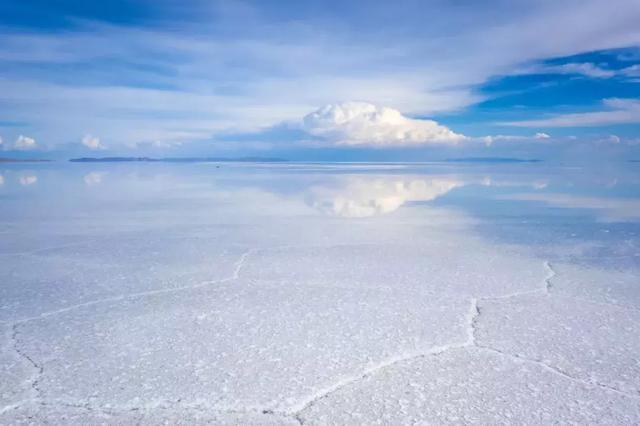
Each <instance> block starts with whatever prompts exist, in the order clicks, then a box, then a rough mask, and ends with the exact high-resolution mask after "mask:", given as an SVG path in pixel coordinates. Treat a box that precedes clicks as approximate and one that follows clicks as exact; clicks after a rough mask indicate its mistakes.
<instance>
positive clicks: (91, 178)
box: [83, 172, 106, 186]
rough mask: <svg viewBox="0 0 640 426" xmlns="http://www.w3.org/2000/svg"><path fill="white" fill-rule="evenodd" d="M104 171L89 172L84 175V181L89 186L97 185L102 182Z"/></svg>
mask: <svg viewBox="0 0 640 426" xmlns="http://www.w3.org/2000/svg"><path fill="white" fill-rule="evenodd" d="M105 174H106V173H103V172H91V173H87V174H86V175H84V178H83V180H84V183H85V184H86V185H89V186H93V185H98V184H100V183H102V178H103V177H104V175H105Z"/></svg>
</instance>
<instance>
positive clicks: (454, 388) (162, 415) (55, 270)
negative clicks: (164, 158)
mask: <svg viewBox="0 0 640 426" xmlns="http://www.w3.org/2000/svg"><path fill="white" fill-rule="evenodd" d="M394 203H395V201H394ZM325 204H326V203H325ZM343 205H344V203H342V204H341V206H343ZM213 207H214V206H212V209H211V210H206V212H207V215H206V216H199V215H198V213H195V212H194V213H190V214H192V215H193V216H192V218H191V220H190V221H189V222H190V224H189V225H185V224H183V223H182V222H183V220H177V221H176V223H173V222H172V221H171V220H172V217H173V216H174V212H167V216H166V217H164V218H160V219H159V218H157V217H156V219H157V220H158V223H157V224H152V225H149V223H148V222H147V221H146V220H145V219H146V218H148V216H147V215H146V214H144V213H145V210H144V209H146V208H147V207H140V208H139V209H141V210H137V211H135V213H136V214H131V217H130V218H129V220H131V226H130V227H127V229H125V230H120V234H118V235H117V236H115V237H114V236H113V231H112V230H111V229H107V230H106V231H102V230H99V229H100V226H96V225H101V224H103V222H102V219H101V218H99V217H98V218H95V219H94V222H93V223H92V224H91V226H87V227H86V228H82V227H81V228H78V227H73V226H69V228H62V229H60V228H58V230H57V231H55V232H54V233H53V234H51V235H50V236H49V237H48V238H46V240H47V246H46V247H43V246H42V244H41V243H40V241H38V240H39V235H41V233H42V231H40V230H36V231H33V232H32V233H30V232H29V230H28V229H24V228H20V229H18V228H19V225H18V224H15V223H12V224H11V226H7V227H6V233H7V234H11V233H17V232H19V233H20V234H21V235H26V236H27V238H25V239H24V241H23V243H22V245H21V246H20V247H17V248H16V249H14V250H13V251H12V249H11V248H10V247H9V248H6V249H5V250H4V253H3V254H2V257H1V258H0V261H1V262H2V265H3V268H2V274H3V276H2V280H3V282H5V283H7V284H5V285H4V286H3V287H2V290H1V291H2V304H1V305H2V306H1V307H0V308H1V309H0V312H1V313H2V318H0V320H1V321H2V324H1V326H2V329H0V331H2V334H1V336H2V341H0V375H1V376H2V378H3V380H2V381H1V382H0V404H1V407H2V408H0V423H2V424H42V423H49V424H163V423H164V424H283V425H288V424H411V423H429V424H432V423H435V424H440V423H453V424H460V423H462V424H469V423H475V424H522V423H527V424H548V423H580V424H585V423H588V424H635V423H638V422H640V370H639V369H638V365H639V363H638V357H637V354H638V353H640V339H638V337H637V336H638V335H640V333H639V332H640V330H639V328H640V315H639V314H638V312H640V310H638V308H637V306H638V305H637V303H636V302H635V301H636V300H637V295H638V293H639V292H638V291H637V290H636V288H637V287H635V286H634V283H636V282H637V277H638V275H637V271H634V270H625V271H617V270H615V269H611V268H604V267H599V266H594V265H591V266H585V264H584V262H568V261H567V260H566V259H564V258H560V257H556V256H554V255H553V254H552V253H554V251H553V250H549V253H550V254H549V256H546V257H545V256H541V255H539V253H537V254H535V255H534V254H533V253H532V252H530V251H528V250H527V249H526V248H523V247H519V246H514V245H508V244H488V243H487V242H486V240H485V239H484V238H482V237H479V236H474V235H473V233H472V232H470V227H469V221H468V220H467V219H466V218H464V217H460V216H458V215H457V214H456V213H454V212H452V211H448V210H442V209H437V208H434V207H429V208H428V209H425V210H423V211H420V214H419V215H414V214H410V213H409V211H398V212H396V214H394V216H393V217H390V216H385V217H382V218H377V219H375V220H369V221H367V220H364V221H360V222H357V223H355V222H353V221H349V220H344V219H340V218H326V217H325V216H317V215H314V214H311V213H309V212H308V211H306V210H304V209H303V208H301V207H300V206H296V205H295V204H292V205H287V210H286V212H273V211H264V210H263V211H260V212H257V213H256V212H253V211H252V212H248V213H243V212H242V210H241V209H239V206H238V205H237V204H233V203H232V204H231V205H229V206H228V210H229V212H231V214H230V213H229V212H227V211H225V208H224V207H223V208H221V207H220V206H219V205H216V206H215V212H216V213H212V211H214V209H213ZM153 211H154V213H155V212H157V209H155V208H154V209H153ZM341 211H342V210H341ZM362 211H363V210H362V208H361V207H359V208H358V209H357V212H358V213H359V214H361V213H362ZM138 215H139V216H140V219H138V218H136V216H138ZM267 220H268V223H269V226H268V227H262V226H256V223H260V222H263V221H267ZM178 222H179V223H178ZM143 224H145V225H144V226H149V227H150V228H151V229H152V230H153V231H156V232H153V233H152V234H151V235H152V237H150V236H149V234H148V233H147V232H140V228H141V226H143ZM105 225H106V224H105ZM107 226H108V225H107ZM158 230H164V232H162V233H158V232H157V231H158ZM230 230H231V231H230ZM29 235H31V236H32V237H33V241H34V243H33V244H31V243H30V242H29V238H28V237H29ZM70 235H71V236H70ZM579 256H580V254H579V253H577V254H575V255H574V257H575V258H578V257H579ZM101 271H102V275H101ZM127 277H129V279H127ZM132 278H133V279H132ZM85 283H86V285H85ZM613 283H616V284H613Z"/></svg>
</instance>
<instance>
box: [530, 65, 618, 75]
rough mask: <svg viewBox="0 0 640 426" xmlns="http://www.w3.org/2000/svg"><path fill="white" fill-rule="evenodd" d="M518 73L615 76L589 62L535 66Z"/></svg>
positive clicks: (613, 73) (609, 71)
mask: <svg viewBox="0 0 640 426" xmlns="http://www.w3.org/2000/svg"><path fill="white" fill-rule="evenodd" d="M520 72H521V73H523V74H568V75H571V74H577V75H584V76H586V77H592V78H611V77H615V76H616V75H617V72H616V71H614V70H608V69H604V68H601V67H599V66H598V65H596V64H593V63H591V62H585V63H568V64H562V65H535V66H532V67H530V68H526V69H524V70H521V71H520Z"/></svg>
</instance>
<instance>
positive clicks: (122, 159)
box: [69, 157, 287, 163]
mask: <svg viewBox="0 0 640 426" xmlns="http://www.w3.org/2000/svg"><path fill="white" fill-rule="evenodd" d="M69 161H71V162H74V163H123V162H142V163H145V162H146V163H231V162H233V163H237V162H240V163H279V162H285V161H287V160H283V159H280V158H263V157H239V158H222V157H185V158H149V157H82V158H72V159H70V160H69Z"/></svg>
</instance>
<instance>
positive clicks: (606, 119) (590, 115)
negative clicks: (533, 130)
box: [502, 98, 640, 127]
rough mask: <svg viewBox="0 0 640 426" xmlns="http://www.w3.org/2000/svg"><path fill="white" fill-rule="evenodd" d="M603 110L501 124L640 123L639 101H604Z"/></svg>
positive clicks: (577, 125) (606, 124) (560, 125)
mask: <svg viewBox="0 0 640 426" xmlns="http://www.w3.org/2000/svg"><path fill="white" fill-rule="evenodd" d="M602 104H603V106H604V108H605V109H604V110H600V111H590V112H580V113H572V114H557V115H553V116H549V117H546V118H540V119H532V120H522V121H511V122H506V123H502V124H503V125H507V126H518V127H595V126H609V125H617V124H630V123H640V100H639V99H618V98H612V99H605V100H604V101H603V102H602Z"/></svg>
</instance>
